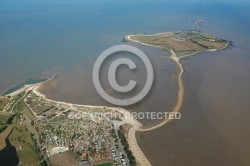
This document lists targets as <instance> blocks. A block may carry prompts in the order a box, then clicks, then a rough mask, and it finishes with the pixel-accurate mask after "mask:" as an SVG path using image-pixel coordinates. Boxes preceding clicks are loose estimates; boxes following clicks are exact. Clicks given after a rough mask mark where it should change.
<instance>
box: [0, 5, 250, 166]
mask: <svg viewBox="0 0 250 166" xmlns="http://www.w3.org/2000/svg"><path fill="white" fill-rule="evenodd" d="M249 7H250V3H249V2H245V1H220V2H216V1H208V0H207V1H206V0H205V1H199V0H196V1H184V0H177V1H174V2H171V1H170V2H169V1H163V0H161V1H160V0H156V1H153V0H152V1H149V0H139V1H132V0H127V1H115V0H113V1H111V0H105V1H100V0H91V1H90V0H87V1H80V0H73V1H67V0H52V1H49V0H25V1H19V0H1V1H0V93H2V92H4V91H5V90H7V89H8V88H10V87H12V86H14V85H16V84H19V83H21V82H23V81H25V80H27V79H29V78H32V77H35V76H38V75H40V74H41V73H44V72H45V71H48V70H50V69H52V68H54V67H56V66H63V71H62V74H61V75H59V77H58V78H57V80H56V81H57V83H56V86H51V87H48V89H47V90H46V89H45V90H44V93H45V94H47V95H48V97H50V98H52V99H56V100H63V101H68V102H74V103H81V104H94V105H98V104H106V105H108V104H107V103H106V102H105V101H103V100H102V99H101V98H100V97H99V96H98V94H97V93H96V91H95V89H94V87H93V84H92V78H91V72H92V67H93V64H94V62H95V60H96V58H97V57H98V56H99V54H100V53H101V52H102V51H103V50H105V49H107V48H108V47H110V46H113V45H116V44H122V40H123V36H124V35H126V34H135V33H150V34H153V33H158V32H165V31H176V30H193V29H195V30H201V31H203V32H207V33H212V34H215V35H217V36H219V37H220V38H224V39H227V40H232V41H233V44H234V47H231V49H228V50H225V51H219V52H209V53H202V54H200V55H197V56H195V57H192V58H189V59H188V60H186V61H183V64H184V67H185V69H186V71H185V74H184V83H185V88H186V89H187V90H186V96H185V97H186V98H185V99H186V100H185V101H186V103H185V104H184V106H183V109H182V111H183V112H184V111H187V110H190V109H192V110H194V111H193V112H192V111H189V112H188V111H187V112H188V113H193V114H195V115H196V113H197V117H193V115H192V116H191V115H190V114H188V113H186V114H185V113H184V116H185V115H186V116H185V117H184V120H183V121H181V120H180V121H179V122H178V123H173V124H171V125H170V126H165V127H163V128H160V129H158V130H157V131H154V133H153V132H152V133H151V132H147V133H145V134H144V139H145V141H144V142H143V141H141V142H140V145H141V146H142V147H143V150H144V151H145V152H146V155H147V156H148V157H149V159H150V161H151V162H152V163H154V165H164V162H163V161H164V159H166V158H165V157H166V155H164V154H169V156H167V157H168V160H169V163H172V165H178V164H183V163H185V164H186V163H190V164H186V165H192V164H191V163H194V162H195V161H196V162H197V163H198V164H200V165H206V164H205V163H209V164H207V165H216V164H215V163H217V162H216V161H218V162H219V163H222V165H223V164H224V165H230V164H228V163H231V165H234V164H232V163H233V162H231V158H233V160H234V161H235V163H239V164H240V165H246V166H247V165H250V161H249V158H248V154H250V151H249V149H250V147H249V143H248V140H250V128H249V119H250V112H249V110H250V105H249V102H248V100H249V98H250V88H249V84H250V75H249V71H250V55H249V52H250V12H249ZM197 19H203V20H204V22H203V23H202V27H201V28H199V29H198V28H197V27H196V26H195V25H194V23H193V21H194V20H197ZM123 44H124V43H123ZM126 44H130V45H135V46H137V47H139V48H140V49H142V50H143V51H144V52H145V53H147V54H148V55H149V58H150V59H151V60H152V63H153V66H154V69H155V74H156V81H155V83H154V87H153V89H152V91H151V94H150V95H149V96H148V97H147V98H146V99H145V102H142V103H139V104H138V105H137V106H135V108H131V109H135V110H141V111H152V110H155V111H166V110H169V109H170V108H171V107H172V106H173V103H174V101H175V97H176V88H177V87H176V79H175V72H176V65H175V63H174V62H173V61H171V60H170V59H168V58H164V57H162V56H159V55H166V54H167V53H166V52H163V51H162V50H160V49H155V48H149V47H145V46H141V45H139V44H133V43H126ZM139 66H140V65H139ZM121 74H124V73H121ZM125 74H126V73H125ZM129 76H130V75H129V74H128V75H126V77H124V78H121V79H124V80H126V79H127V78H128V77H129ZM144 77H145V73H143V72H142V75H141V76H139V77H137V78H138V79H139V80H142V81H143V79H144ZM65 94H66V95H65ZM191 98H192V99H191ZM189 101H190V102H189ZM193 101H195V102H193ZM185 119H186V120H185ZM190 119H191V120H190ZM198 119H199V120H198ZM143 122H145V123H147V122H148V121H146V120H145V121H143ZM203 123H204V126H205V127H204V128H199V129H198V128H195V126H196V127H197V126H200V127H201V126H203V125H200V124H203ZM184 124H185V126H184ZM191 126H192V127H193V129H194V130H193V131H197V132H202V133H203V132H204V136H205V135H206V134H207V133H209V134H207V138H210V137H211V139H209V140H213V139H212V138H218V140H219V142H216V140H214V142H213V141H212V142H210V143H211V144H212V145H217V144H218V147H219V149H211V147H212V146H210V145H209V143H208V142H209V141H205V140H206V139H204V140H203V141H204V145H200V144H196V145H197V146H198V145H199V146H198V147H202V146H204V147H207V148H208V150H207V153H204V155H202V154H203V153H199V150H197V149H192V147H194V146H192V147H191V146H187V145H188V143H187V144H186V143H185V144H184V143H183V148H182V147H178V142H174V141H176V140H179V141H182V139H183V138H185V139H186V140H188V138H189V139H190V140H198V141H200V142H202V140H200V138H202V137H200V135H199V134H194V133H186V132H187V131H189V130H190V131H192V127H191ZM181 128H182V130H184V129H185V130H184V131H185V132H184V134H185V137H184V136H183V135H181V134H180V133H178V129H180V130H179V131H180V132H181V131H182V130H181ZM176 129H177V130H176ZM203 129H204V131H203ZM172 131H175V132H172ZM206 131H207V132H206ZM157 132H158V133H157ZM164 133H166V134H164ZM181 133H183V132H181ZM205 133H206V134H205ZM159 134H160V135H161V137H159ZM170 134H172V136H173V137H175V138H176V139H174V140H169V139H167V138H169V137H168V136H169V135H170ZM156 136H157V137H156ZM198 137H199V139H195V138H198ZM157 139H158V141H157ZM164 140H169V142H170V143H168V144H167V143H166V144H163V145H162V143H161V142H162V141H163V142H164ZM171 141H173V142H171ZM153 142H156V143H158V144H156V145H155V144H154V146H150V145H153ZM171 143H172V144H171ZM193 143H194V142H193ZM160 144H161V145H160ZM173 145H176V146H177V147H178V148H177V150H176V148H175V147H176V146H173ZM157 147H158V148H157ZM159 147H163V148H159ZM171 148H172V149H174V148H175V149H174V150H173V151H170V150H171ZM223 149H224V150H225V149H226V150H225V152H222V151H223ZM195 150H196V152H197V155H200V156H199V157H200V159H199V158H198V159H197V158H196V156H195V155H196V153H191V151H195ZM186 152H190V153H189V155H188V157H182V159H183V162H182V163H176V161H177V159H178V157H177V156H179V155H183V156H184V155H185V153H186ZM217 152H218V153H217ZM173 153H174V154H173ZM156 154H162V155H156ZM209 154H215V156H217V157H218V156H219V155H216V154H220V155H221V157H218V158H216V159H215V158H211V160H210V159H209V158H206V156H207V155H209ZM227 154H229V155H227ZM171 155H173V156H171ZM211 156H212V155H211ZM226 156H230V157H228V158H227V157H226ZM202 157H203V158H202ZM190 158H192V159H194V158H195V159H196V160H190ZM171 159H172V160H171ZM207 159H209V161H208V160H207ZM213 159H215V161H214V162H213ZM171 161H172V162H171ZM211 162H212V163H211ZM217 165H218V163H217Z"/></svg>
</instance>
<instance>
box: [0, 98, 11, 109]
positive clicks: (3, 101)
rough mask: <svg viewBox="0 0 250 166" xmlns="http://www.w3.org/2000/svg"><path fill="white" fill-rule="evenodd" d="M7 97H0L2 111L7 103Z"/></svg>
mask: <svg viewBox="0 0 250 166" xmlns="http://www.w3.org/2000/svg"><path fill="white" fill-rule="evenodd" d="M8 102H9V99H8V98H7V97H0V111H2V110H3V109H4V108H5V106H6V105H7V104H8Z"/></svg>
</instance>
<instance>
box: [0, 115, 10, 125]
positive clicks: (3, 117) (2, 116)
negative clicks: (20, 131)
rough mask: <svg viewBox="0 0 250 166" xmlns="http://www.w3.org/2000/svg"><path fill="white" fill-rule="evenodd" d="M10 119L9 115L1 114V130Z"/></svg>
mask: <svg viewBox="0 0 250 166" xmlns="http://www.w3.org/2000/svg"><path fill="white" fill-rule="evenodd" d="M9 117H10V116H9V115H1V114H0V128H1V127H2V126H4V124H5V122H6V120H7V119H8V118H9Z"/></svg>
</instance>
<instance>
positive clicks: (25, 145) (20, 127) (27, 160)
mask: <svg viewBox="0 0 250 166" xmlns="http://www.w3.org/2000/svg"><path fill="white" fill-rule="evenodd" d="M9 140H10V142H11V144H12V145H13V146H15V147H16V149H17V153H18V158H19V160H20V161H21V164H20V165H25V166H31V165H32V166H33V165H40V160H39V157H38V154H37V153H36V151H35V147H34V145H33V142H32V139H31V136H30V133H29V132H28V130H27V129H26V127H25V125H24V124H20V121H17V123H16V125H15V127H14V129H13V130H12V132H11V134H10V136H9Z"/></svg>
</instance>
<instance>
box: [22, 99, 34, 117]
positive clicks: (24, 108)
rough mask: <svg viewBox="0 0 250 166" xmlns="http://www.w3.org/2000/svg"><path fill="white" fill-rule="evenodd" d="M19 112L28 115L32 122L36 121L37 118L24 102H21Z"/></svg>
mask: <svg viewBox="0 0 250 166" xmlns="http://www.w3.org/2000/svg"><path fill="white" fill-rule="evenodd" d="M18 110H19V111H20V113H22V114H24V115H26V116H27V117H28V118H29V119H30V120H33V121H34V120H35V119H36V117H35V116H34V115H33V113H32V112H31V110H30V109H29V108H28V107H27V105H26V104H25V103H24V101H20V102H19V104H18Z"/></svg>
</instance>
